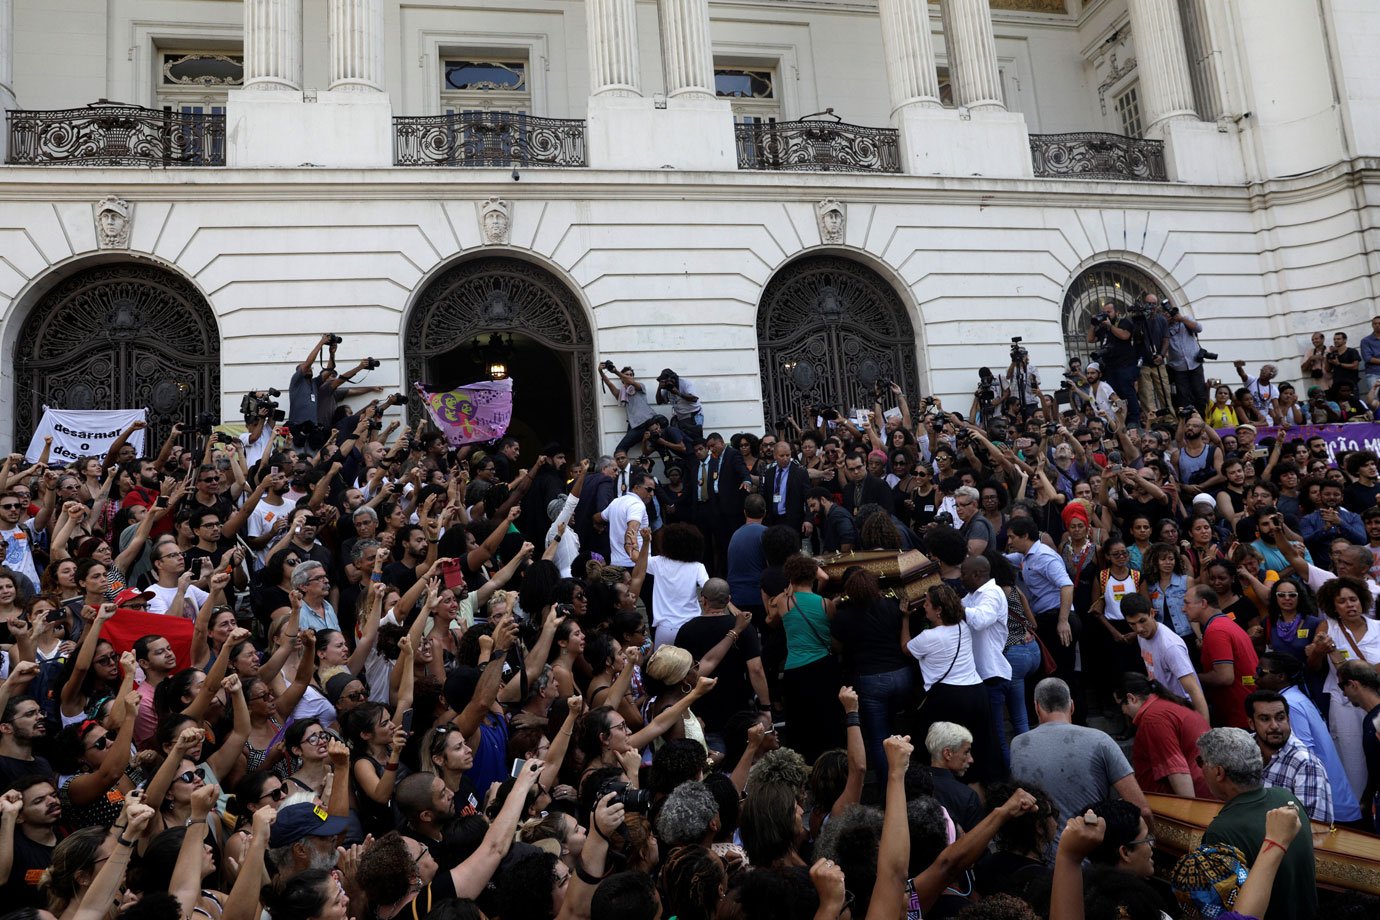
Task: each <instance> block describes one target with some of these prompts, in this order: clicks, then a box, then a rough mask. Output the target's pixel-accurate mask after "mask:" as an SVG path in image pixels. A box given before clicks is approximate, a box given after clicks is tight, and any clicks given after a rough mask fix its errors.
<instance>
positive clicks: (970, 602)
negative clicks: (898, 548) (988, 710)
mask: <svg viewBox="0 0 1380 920" xmlns="http://www.w3.org/2000/svg"><path fill="white" fill-rule="evenodd" d="M959 577H960V578H961V579H962V580H963V587H965V588H967V589H968V593H967V594H966V595H964V597H963V615H964V618H965V619H966V620H967V622H968V628H969V629H971V630H972V631H973V665H974V666H975V667H976V668H977V672H978V677H981V678H982V682H983V683H984V684H986V685H987V694H988V696H989V697H990V698H991V701H992V721H993V724H994V725H995V726H996V732H997V737H998V738H999V739H1001V747H1002V760H1003V761H1004V762H1009V761H1010V756H1011V755H1010V752H1009V750H1008V749H1007V746H1006V726H1005V719H1006V715H1005V713H1006V689H1007V686H1008V685H1009V684H1010V683H1011V662H1009V661H1007V660H1006V656H1005V655H1003V654H1002V649H1004V648H1005V647H1006V617H1007V603H1006V592H1005V591H1003V590H1002V589H1001V588H1000V587H999V586H998V585H997V582H996V580H995V579H994V578H992V564H991V563H990V562H988V561H987V559H986V558H985V557H983V556H969V557H968V558H967V559H964V560H963V565H962V567H961V568H960V569H959Z"/></svg>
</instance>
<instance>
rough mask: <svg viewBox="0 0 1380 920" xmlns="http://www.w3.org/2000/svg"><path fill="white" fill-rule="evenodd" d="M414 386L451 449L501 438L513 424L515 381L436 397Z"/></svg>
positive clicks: (459, 389)
mask: <svg viewBox="0 0 1380 920" xmlns="http://www.w3.org/2000/svg"><path fill="white" fill-rule="evenodd" d="M414 386H416V387H417V392H418V393H420V394H421V397H422V405H424V406H426V411H427V414H428V415H430V416H431V420H432V421H433V422H435V423H436V427H437V428H439V429H441V433H442V434H443V435H445V438H446V441H447V442H448V443H449V444H450V446H451V447H459V446H460V445H461V444H476V443H478V442H480V441H492V440H494V439H495V438H501V437H503V433H504V432H506V431H507V430H508V424H509V423H510V422H511V421H512V420H513V381H512V379H511V378H508V377H505V378H503V379H502V380H482V381H480V382H479V383H471V384H468V385H466V386H463V387H456V388H455V389H453V390H447V391H445V392H442V393H433V392H431V391H430V390H428V389H426V387H424V386H422V385H421V384H420V383H418V384H414Z"/></svg>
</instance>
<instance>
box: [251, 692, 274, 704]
mask: <svg viewBox="0 0 1380 920" xmlns="http://www.w3.org/2000/svg"><path fill="white" fill-rule="evenodd" d="M277 698H278V694H277V693H274V692H273V691H272V690H265V691H264V692H263V693H260V694H259V695H258V696H251V697H250V698H249V702H251V703H253V702H257V701H258V700H276V699H277Z"/></svg>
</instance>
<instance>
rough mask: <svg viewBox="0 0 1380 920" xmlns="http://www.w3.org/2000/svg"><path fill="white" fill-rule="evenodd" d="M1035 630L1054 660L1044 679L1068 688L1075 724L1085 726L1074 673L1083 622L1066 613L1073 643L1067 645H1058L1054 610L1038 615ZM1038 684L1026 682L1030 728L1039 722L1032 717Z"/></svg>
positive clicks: (1080, 685) (1081, 694)
mask: <svg viewBox="0 0 1380 920" xmlns="http://www.w3.org/2000/svg"><path fill="white" fill-rule="evenodd" d="M1035 626H1036V628H1037V630H1038V632H1039V633H1040V640H1041V641H1042V642H1044V644H1045V647H1046V648H1048V649H1049V653H1050V654H1051V655H1053V656H1054V665H1055V667H1054V673H1053V674H1050V675H1047V676H1049V677H1057V678H1059V679H1060V680H1062V681H1063V682H1064V683H1066V684H1068V685H1069V693H1070V694H1071V695H1072V696H1073V721H1074V724H1076V725H1086V724H1087V702H1088V701H1087V697H1086V695H1085V694H1084V692H1083V675H1082V674H1080V673H1078V672H1077V671H1076V670H1075V665H1076V663H1077V655H1078V639H1079V637H1080V636H1081V635H1082V634H1083V621H1082V620H1081V619H1079V616H1078V614H1076V613H1074V612H1072V611H1070V612H1069V629H1070V630H1072V631H1073V641H1072V642H1070V643H1069V644H1068V645H1065V644H1064V643H1063V642H1061V641H1059V611H1058V610H1057V609H1056V610H1045V611H1041V612H1040V613H1037V614H1036V615H1035ZM1032 677H1033V675H1032ZM1038 683H1039V681H1038V680H1027V681H1026V682H1025V705H1026V709H1027V711H1028V712H1029V716H1030V724H1031V725H1037V724H1039V718H1038V717H1037V716H1036V715H1035V685H1036V684H1038Z"/></svg>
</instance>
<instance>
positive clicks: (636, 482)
mask: <svg viewBox="0 0 1380 920" xmlns="http://www.w3.org/2000/svg"><path fill="white" fill-rule="evenodd" d="M654 488H655V485H654V480H653V479H652V477H651V476H648V475H647V474H646V473H643V472H640V471H637V470H634V471H632V472H631V473H629V474H628V493H627V494H626V495H620V496H618V497H617V498H615V499H614V500H613V501H611V502H609V505H608V507H607V508H605V509H604V510H603V511H601V512H599V513H598V514H596V515H595V516H594V517H595V518H596V519H598V518H601V517H602V518H603V519H604V521H605V522H606V523H607V524H608V527H609V564H610V565H618V566H622V567H623V568H627V569H630V568H632V567H633V565H634V564H635V563H636V561H637V559H636V557H637V554H638V553H639V552H640V551H641V550H642V531H643V530H644V529H650V528H651V524H650V522H649V519H648V517H647V502H649V501H651V500H652V491H653V489H654Z"/></svg>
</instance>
